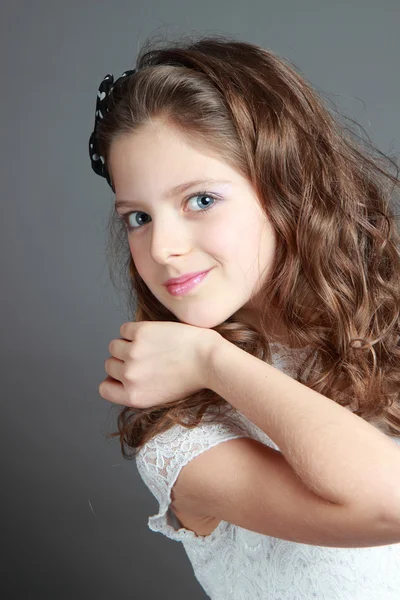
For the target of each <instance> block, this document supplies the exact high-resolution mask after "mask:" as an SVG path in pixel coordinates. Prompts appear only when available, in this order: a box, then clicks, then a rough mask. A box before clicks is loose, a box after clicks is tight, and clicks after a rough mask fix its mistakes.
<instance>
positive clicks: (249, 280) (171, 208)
mask: <svg viewBox="0 0 400 600" xmlns="http://www.w3.org/2000/svg"><path fill="white" fill-rule="evenodd" d="M206 150H207V152H203V151H202V152H201V151H200V150H199V149H198V148H196V147H194V146H193V145H189V144H188V142H187V140H186V139H185V138H184V137H183V136H182V135H180V134H179V132H178V131H177V130H175V129H173V128H172V127H171V126H169V125H167V124H165V123H162V122H157V121H153V122H151V123H148V124H146V125H145V126H143V127H142V128H140V129H139V130H138V131H137V132H135V133H134V134H129V135H124V136H122V137H120V138H118V139H116V140H114V142H113V143H112V145H111V149H110V153H109V157H108V167H109V170H110V173H111V176H112V178H113V183H114V187H115V192H116V202H118V201H119V200H124V201H127V202H129V205H126V206H124V207H121V208H117V209H116V210H117V212H118V213H119V214H120V215H121V214H123V213H127V212H128V211H129V212H130V214H129V216H127V217H126V219H127V221H126V222H127V224H129V225H130V227H132V230H131V231H128V241H129V247H130V251H131V254H132V257H133V259H134V262H135V265H136V268H137V270H138V272H139V274H140V276H141V277H142V279H143V281H144V282H145V283H146V285H147V286H148V288H149V289H150V290H151V292H152V293H153V295H154V296H155V297H156V298H157V299H158V300H159V301H160V302H161V303H162V304H163V305H164V306H166V307H167V308H168V309H169V310H170V311H171V312H172V313H173V314H174V315H175V316H176V317H177V318H178V319H179V320H180V321H181V322H182V323H187V324H190V325H195V326H197V327H205V328H213V327H215V326H216V325H219V324H220V323H223V322H224V321H225V320H226V319H227V318H228V317H230V316H231V315H233V314H234V313H235V314H236V316H237V317H238V318H240V319H241V320H242V321H244V322H246V323H251V324H253V325H255V324H256V318H255V312H254V308H253V306H252V304H251V302H250V299H254V297H255V296H256V294H257V292H258V290H259V289H260V281H262V280H263V278H265V277H268V276H269V273H270V269H271V265H272V260H273V256H274V253H275V247H276V234H275V231H274V229H273V227H272V225H271V223H270V221H269V220H268V218H267V216H266V215H265V214H264V212H263V210H262V208H261V207H260V204H259V202H258V200H257V196H256V194H255V191H254V189H253V188H252V186H251V184H250V183H249V181H248V180H247V179H246V178H244V177H242V176H241V175H240V174H239V173H238V172H237V171H236V170H234V169H233V168H232V167H231V166H229V165H228V164H226V163H225V162H222V161H221V160H219V159H218V158H216V157H215V156H213V154H212V149H211V146H210V148H206ZM207 179H215V180H218V181H229V182H230V183H209V184H207V183H205V184H204V185H203V184H198V185H194V186H192V187H190V188H188V189H187V190H185V192H181V193H177V194H174V195H173V196H172V197H170V198H166V193H167V192H168V191H169V190H171V189H172V188H173V187H174V186H177V185H179V184H182V183H184V182H187V181H192V180H207ZM204 191H206V192H207V194H204V193H203V192H204ZM199 192H201V194H199ZM209 194H211V195H213V194H214V195H215V196H216V197H217V198H218V199H219V201H218V200H213V199H212V198H210V197H209ZM189 196H190V200H189V201H188V200H187V198H188V197H189ZM211 206H213V209H212V210H210V211H209V212H208V213H205V212H204V210H205V208H207V207H211ZM201 212H203V215H201V214H200V213H201ZM210 267H213V269H212V271H211V272H210V273H209V274H208V276H207V277H206V279H205V280H204V281H203V282H202V283H201V285H199V286H197V287H196V288H195V289H194V290H192V291H191V292H190V293H189V294H188V295H185V296H172V295H171V294H170V293H169V292H168V290H167V288H166V287H165V286H163V282H164V281H165V280H166V279H168V278H170V277H178V276H179V275H181V274H184V273H188V272H193V271H201V270H205V269H209V268H210ZM270 330H271V341H272V339H273V337H274V335H275V334H276V335H278V334H279V333H280V328H279V326H278V324H277V319H276V318H275V317H273V318H271V324H270ZM279 340H283V338H281V337H279Z"/></svg>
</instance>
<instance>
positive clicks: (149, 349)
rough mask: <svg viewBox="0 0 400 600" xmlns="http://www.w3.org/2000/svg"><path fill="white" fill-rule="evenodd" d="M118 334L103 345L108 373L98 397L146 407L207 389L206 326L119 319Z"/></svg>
mask: <svg viewBox="0 0 400 600" xmlns="http://www.w3.org/2000/svg"><path fill="white" fill-rule="evenodd" d="M120 334H121V335H122V336H123V338H122V339H121V338H118V339H115V340H112V341H111V342H110V344H109V346H108V351H109V352H110V354H112V357H111V358H108V359H107V360H106V361H105V370H106V373H108V375H109V376H108V377H106V379H104V380H103V381H102V382H101V384H100V385H99V393H100V396H101V397H102V398H104V399H105V400H109V401H110V402H114V403H115V404H122V405H123V406H130V407H132V408H149V407H152V406H160V405H163V404H167V403H168V402H174V401H176V400H181V399H183V398H186V397H187V396H190V395H191V394H193V393H195V392H197V391H199V390H201V389H203V388H205V387H207V385H206V377H205V373H206V367H207V358H208V353H209V350H210V348H211V346H212V343H213V340H215V336H218V335H219V334H218V333H217V332H216V331H214V330H212V329H205V328H201V327H195V326H193V325H187V324H185V323H175V322H171V321H140V322H138V323H135V322H129V323H124V324H123V325H122V326H121V328H120Z"/></svg>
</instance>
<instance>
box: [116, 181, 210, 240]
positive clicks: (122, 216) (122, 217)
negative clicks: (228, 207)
mask: <svg viewBox="0 0 400 600" xmlns="http://www.w3.org/2000/svg"><path fill="white" fill-rule="evenodd" d="M196 196H207V197H208V198H212V199H213V200H215V203H214V204H213V205H212V206H210V207H207V208H204V209H203V210H199V211H196V210H195V211H193V212H195V213H198V214H199V216H200V215H204V213H208V212H209V211H211V210H213V209H214V208H215V207H216V206H217V204H218V202H220V201H221V199H220V198H218V197H217V196H215V195H214V194H210V193H209V192H207V191H203V192H196V193H195V194H190V196H189V197H188V198H186V199H185V206H186V204H187V203H188V202H189V200H191V199H192V198H195V197H196ZM142 212H144V211H142V210H131V211H129V212H126V213H121V214H118V213H117V214H118V217H117V218H118V220H119V221H122V222H123V223H124V224H125V226H126V228H127V230H128V231H129V232H131V231H136V230H139V229H143V227H145V226H146V225H148V223H145V224H144V225H138V226H137V227H132V225H129V223H128V217H129V215H132V214H133V213H142ZM144 214H147V213H144Z"/></svg>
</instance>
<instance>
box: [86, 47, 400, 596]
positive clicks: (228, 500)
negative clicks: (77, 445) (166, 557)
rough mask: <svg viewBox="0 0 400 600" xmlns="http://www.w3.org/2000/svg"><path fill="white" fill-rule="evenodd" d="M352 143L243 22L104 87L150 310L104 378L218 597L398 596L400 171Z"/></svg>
mask: <svg viewBox="0 0 400 600" xmlns="http://www.w3.org/2000/svg"><path fill="white" fill-rule="evenodd" d="M354 137H355V136H352V135H351V134H350V130H348V129H347V128H346V127H345V126H344V125H342V124H341V123H340V120H339V119H336V118H334V116H333V115H332V114H331V113H330V111H329V110H328V109H327V107H326V106H324V104H323V102H322V101H321V99H320V98H319V97H318V95H317V93H316V92H315V91H314V90H313V89H312V87H311V85H310V84H308V83H307V81H306V79H305V78H304V77H303V76H301V75H300V74H299V73H298V72H296V69H295V68H294V66H293V65H291V64H289V62H288V61H286V60H284V59H282V58H280V57H278V56H277V55H276V54H275V53H273V52H271V51H270V50H265V49H262V48H260V47H257V46H255V45H252V44H249V43H245V42H241V41H235V40H234V39H231V38H228V37H210V38H200V39H199V40H198V41H193V40H191V41H182V40H181V41H180V42H176V43H174V44H171V45H169V46H167V47H165V48H159V49H157V48H155V47H154V48H151V47H150V48H146V45H145V46H144V47H143V48H142V50H141V52H140V54H139V57H138V60H137V66H136V69H133V70H129V71H127V72H125V73H124V74H123V75H122V77H121V78H119V79H118V80H117V81H116V82H115V83H114V79H113V76H112V75H107V76H106V77H105V78H104V80H103V81H102V83H101V85H100V87H99V91H98V98H97V106H96V118H95V127H94V131H93V133H92V135H91V137H90V141H89V152H90V158H91V162H92V167H93V169H94V171H95V172H96V173H97V174H99V175H101V176H103V177H105V178H106V179H107V181H108V183H109V185H110V186H111V188H112V190H113V192H114V193H115V195H116V197H115V205H114V209H115V213H116V219H117V221H116V223H117V224H118V225H119V226H118V227H116V228H113V233H114V234H115V239H114V240H113V243H112V245H111V248H112V250H115V254H114V257H115V258H116V264H117V266H118V265H122V266H123V269H124V271H123V272H124V273H126V274H127V277H128V284H129V299H130V301H131V303H132V315H134V318H133V319H132V321H131V322H128V323H125V324H124V325H123V326H122V327H121V331H120V333H121V336H122V337H121V338H118V339H115V340H112V342H111V343H110V346H109V351H110V354H111V355H112V357H111V358H109V359H107V361H106V365H105V366H106V372H107V373H108V376H107V378H106V379H105V380H104V381H103V382H102V383H101V385H100V387H99V392H100V395H101V396H102V397H103V398H105V399H107V400H109V401H110V402H114V403H116V404H121V405H124V408H123V409H122V412H121V413H120V415H119V418H118V429H119V431H118V433H113V434H111V437H112V436H116V435H119V436H120V442H121V449H122V452H123V455H124V456H125V458H130V456H128V453H127V451H126V450H127V449H128V448H129V449H132V450H133V455H132V456H134V457H135V458H136V464H137V467H138V470H139V473H140V475H141V477H142V479H143V481H144V482H145V483H146V485H147V486H148V488H149V489H150V490H151V492H152V493H153V494H154V496H155V497H156V498H157V500H158V502H159V505H160V507H159V512H158V514H156V515H153V516H151V517H150V518H149V527H150V529H151V530H153V531H158V532H161V533H163V534H164V535H166V536H168V537H169V538H171V539H172V540H177V541H180V542H182V543H183V545H184V547H185V550H186V552H187V555H188V557H189V560H190V561H191V563H192V566H193V569H194V573H195V575H196V577H197V579H198V581H199V582H200V584H201V585H202V586H203V588H204V590H205V592H206V593H207V594H208V596H209V597H210V598H212V599H214V600H217V599H218V600H222V599H224V600H226V599H228V598H229V599H232V600H236V599H237V600H239V599H241V600H255V599H256V598H260V599H261V598H262V599H263V600H264V599H265V600H267V599H270V600H289V599H290V600H295V599H298V600H300V599H302V600H310V599H311V598H319V599H320V598H324V600H338V599H339V598H340V600H356V598H360V599H361V598H362V600H369V599H370V600H372V599H373V600H376V599H377V598H382V599H384V600H395V598H396V599H397V600H398V598H399V594H400V545H399V544H398V542H400V452H399V447H398V444H399V440H400V405H399V401H400V362H399V358H400V348H399V340H400V320H399V314H400V312H399V309H400V300H399V298H400V254H399V232H398V230H397V227H396V223H395V215H394V214H393V212H392V210H391V207H390V201H391V195H392V191H393V188H395V189H396V191H397V190H398V187H399V179H398V171H397V172H396V175H392V174H390V172H389V163H390V164H391V165H392V166H393V165H394V166H395V164H394V162H393V161H391V160H390V159H387V157H384V155H382V154H380V156H381V157H382V159H381V158H377V157H376V156H374V155H373V152H372V151H371V149H372V150H374V149H373V147H372V146H371V145H367V144H365V146H362V145H361V144H359V143H358V142H357V141H356V140H355V139H353V138H354ZM384 158H386V159H387V162H386V163H385V162H384V160H383V159H384ZM113 224H114V223H113ZM121 248H122V249H123V250H125V249H126V251H127V256H126V260H122V257H121V256H120V255H119V252H118V250H119V249H121ZM111 274H112V273H111ZM176 278H178V279H179V281H178V282H177V281H170V279H173V280H174V279H176ZM134 304H135V306H134ZM222 442H224V443H222Z"/></svg>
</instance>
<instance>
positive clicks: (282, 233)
mask: <svg viewBox="0 0 400 600" xmlns="http://www.w3.org/2000/svg"><path fill="white" fill-rule="evenodd" d="M136 69H137V72H136V73H135V74H134V75H133V76H132V77H127V78H126V79H125V80H124V81H123V82H122V83H121V85H120V86H119V87H118V86H117V87H116V88H115V89H114V91H113V94H112V98H111V101H112V108H111V110H110V112H108V113H107V114H106V116H105V117H104V118H103V120H102V122H101V123H100V125H99V129H98V141H99V148H100V151H101V154H102V156H103V157H104V158H105V164H106V165H107V157H108V154H109V149H110V145H111V143H112V141H113V140H114V139H115V138H116V137H117V136H118V135H120V134H122V133H132V132H134V131H135V130H137V128H138V127H140V126H141V125H143V124H145V123H147V122H149V121H150V120H151V119H154V118H156V117H157V118H161V119H162V120H163V121H164V122H167V123H168V124H172V125H173V126H174V127H176V128H177V129H178V131H180V132H181V133H183V135H186V136H189V139H190V140H191V142H193V140H195V141H196V142H198V143H199V144H200V145H201V144H208V145H210V144H211V145H212V147H213V149H214V150H215V151H216V152H217V153H218V155H219V157H221V160H225V161H226V162H227V163H229V165H231V166H232V165H233V167H234V168H235V169H236V170H237V171H238V172H239V173H240V174H242V175H243V176H245V177H246V178H248V180H249V181H250V182H251V183H252V184H253V186H254V188H255V190H256V191H257V195H258V197H259V200H260V203H261V205H262V208H263V210H264V211H265V213H266V214H267V215H268V218H269V219H270V221H271V223H272V225H273V226H274V228H275V230H276V232H277V240H278V242H277V250H276V254H275V257H274V264H273V266H272V270H271V276H270V277H269V278H268V281H265V282H263V287H262V291H261V293H260V294H259V297H260V298H261V302H260V304H259V305H258V304H257V308H258V314H259V319H260V324H259V327H257V328H253V327H250V326H249V325H246V324H244V323H242V322H240V321H238V320H237V319H235V318H234V317H230V318H229V319H227V320H226V321H225V322H224V323H221V324H220V325H218V326H216V327H214V328H213V329H215V330H216V331H217V332H218V333H219V334H220V335H221V336H223V337H224V338H225V339H227V340H228V341H229V342H231V343H232V344H235V345H237V346H239V347H240V348H242V349H243V350H244V351H245V352H248V353H250V354H252V355H253V356H256V357H258V358H259V359H261V360H263V361H268V362H271V356H272V354H271V347H270V342H269V340H268V331H266V330H265V328H264V327H263V323H264V317H265V314H266V311H267V310H268V307H272V306H273V307H275V308H276V310H277V311H279V314H281V315H282V323H283V324H284V326H285V327H286V330H287V331H288V332H289V336H290V340H291V344H292V345H293V346H296V345H297V346H298V345H301V346H305V345H310V346H311V350H310V351H309V352H308V354H307V356H306V359H305V360H304V361H302V362H301V364H299V366H298V369H297V372H296V379H297V380H298V381H300V382H301V383H303V384H304V385H307V386H308V387H310V388H311V389H314V390H316V391H317V392H319V393H321V394H324V395H325V396H327V397H329V398H330V399H332V400H333V401H335V402H337V403H338V404H340V405H342V406H346V407H348V408H350V409H351V410H352V411H353V412H354V413H355V414H357V415H358V416H360V417H362V418H364V419H365V420H367V421H368V422H370V423H371V424H373V425H374V426H377V427H379V428H380V429H381V430H382V431H384V432H386V433H387V434H389V435H394V436H399V435H400V406H399V398H400V331H399V330H400V325H399V308H400V254H399V239H400V238H399V231H398V229H397V224H396V223H395V219H396V217H397V215H396V214H395V213H394V211H393V209H392V207H391V200H392V195H393V190H395V191H396V192H397V191H398V187H399V185H400V180H399V169H398V167H397V165H396V162H395V160H394V159H393V158H390V157H389V156H387V155H385V154H383V153H382V152H380V151H379V150H377V149H376V148H374V146H373V145H372V144H371V142H370V141H369V138H368V136H367V135H366V137H367V138H368V139H367V140H365V139H363V138H362V137H361V136H359V135H358V134H357V133H356V131H355V130H354V128H352V127H351V126H349V125H348V122H351V123H353V124H354V123H355V121H353V120H352V119H349V118H348V117H344V116H343V115H341V114H340V113H339V111H338V110H337V108H336V107H335V106H334V105H333V106H332V104H333V103H331V102H330V100H329V99H327V98H325V102H324V101H323V100H322V95H323V94H322V93H320V92H318V93H317V91H315V89H313V87H312V86H311V84H310V83H309V82H307V80H306V78H305V77H304V75H301V74H300V73H299V72H298V69H297V67H296V66H295V65H294V64H293V63H292V62H291V61H289V60H287V59H284V58H281V57H279V56H278V55H277V54H275V53H274V52H272V51H271V50H266V49H263V48H261V47H258V46H255V45H253V44H250V43H246V42H243V41H237V40H235V39H233V38H232V37H228V36H226V35H225V36H210V37H202V38H200V39H197V40H196V39H194V38H193V36H191V38H190V39H188V38H187V37H183V38H180V39H177V40H175V41H174V42H172V43H168V42H167V43H166V44H165V42H164V43H163V42H161V47H157V43H156V42H153V45H152V42H151V41H150V40H148V41H147V42H146V43H145V44H144V45H143V46H142V49H141V50H140V52H139V55H138V58H137V62H136ZM342 119H343V121H342ZM358 127H359V128H360V129H361V130H362V131H363V132H364V133H365V131H364V129H363V128H362V127H361V126H360V125H358ZM391 167H393V168H394V170H395V174H392V173H391V172H390V171H391ZM109 234H110V237H109V240H108V246H107V258H108V259H109V269H110V277H111V280H112V281H113V283H114V285H115V286H116V287H118V284H117V282H116V275H117V274H118V273H119V274H120V275H121V276H122V279H123V281H124V283H126V284H127V287H126V289H125V292H126V296H125V297H126V299H127V301H128V310H129V315H128V320H129V319H130V320H134V321H136V322H138V321H177V318H176V317H175V315H173V314H172V313H171V312H170V311H169V310H168V309H167V308H166V307H165V306H163V305H162V304H161V303H160V302H159V301H158V300H157V298H155V297H154V295H153V294H152V293H151V291H150V290H149V289H148V287H147V286H146V284H145V283H144V282H143V280H142V279H141V277H140V276H139V275H138V272H137V270H136V268H135V264H134V261H133V259H132V256H131V253H130V250H129V246H128V241H127V232H126V225H124V223H122V222H121V220H118V217H117V215H116V213H115V211H114V210H113V211H112V214H111V215H110V222H109ZM133 315H134V318H132V316H133ZM306 373H307V374H306ZM119 408H120V407H119ZM208 408H210V409H214V408H216V409H217V410H210V411H208V410H207V409H208ZM230 408H232V407H230V405H229V403H228V402H226V401H225V400H224V399H223V398H221V397H220V396H218V395H217V394H216V393H214V392H213V391H212V390H210V389H203V390H201V391H199V392H197V393H195V394H193V395H191V396H190V397H187V398H185V399H183V400H182V399H180V400H179V401H176V402H172V403H169V404H166V405H163V406H161V407H160V406H157V407H153V408H151V407H150V408H148V409H140V410H138V409H133V408H131V407H123V408H122V410H121V411H120V413H119V415H118V432H114V433H111V434H108V435H107V437H115V436H119V437H120V443H121V450H122V454H123V456H124V457H125V458H133V457H134V456H135V455H136V453H137V451H138V449H140V448H141V447H142V446H143V445H144V444H145V443H146V442H148V441H149V440H150V439H151V438H152V437H154V436H155V435H157V434H159V433H161V432H163V431H166V430H167V429H169V428H170V427H172V426H173V425H174V424H176V423H180V424H181V425H183V426H185V427H189V428H192V427H196V425H197V424H198V423H199V422H200V420H201V419H203V418H205V417H206V416H207V414H206V411H207V413H210V416H211V418H212V419H214V420H215V419H219V418H222V419H225V418H226V417H227V414H228V413H229V411H230ZM129 448H130V449H131V450H133V453H132V452H131V453H130V454H129V453H128V451H127V450H128V449H129Z"/></svg>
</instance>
